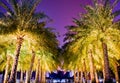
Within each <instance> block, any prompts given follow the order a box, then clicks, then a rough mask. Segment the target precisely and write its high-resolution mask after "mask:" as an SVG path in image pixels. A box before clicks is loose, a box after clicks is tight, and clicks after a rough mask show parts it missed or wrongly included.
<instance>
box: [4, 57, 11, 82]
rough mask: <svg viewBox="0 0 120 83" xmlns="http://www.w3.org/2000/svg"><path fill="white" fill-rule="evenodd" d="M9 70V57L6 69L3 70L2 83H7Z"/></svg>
mask: <svg viewBox="0 0 120 83" xmlns="http://www.w3.org/2000/svg"><path fill="white" fill-rule="evenodd" d="M9 68H10V56H7V65H6V69H5V75H4V82H3V83H7V82H8V73H9Z"/></svg>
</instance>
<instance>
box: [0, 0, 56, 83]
mask: <svg viewBox="0 0 120 83" xmlns="http://www.w3.org/2000/svg"><path fill="white" fill-rule="evenodd" d="M40 1H41V0H0V7H1V8H2V9H3V11H4V12H1V13H0V14H1V17H0V71H4V70H5V76H4V83H15V81H16V72H17V71H21V83H22V82H23V72H26V83H30V80H31V73H32V71H36V79H35V82H36V83H39V82H45V72H46V71H52V70H55V69H56V68H57V64H56V63H57V62H58V60H57V59H56V55H57V53H58V50H57V49H58V41H57V39H56V35H55V33H54V32H53V29H52V28H46V27H45V25H46V22H45V21H42V22H41V21H40V20H41V19H44V18H47V16H46V15H45V14H44V13H41V12H35V11H36V8H37V6H38V5H39V3H40ZM8 74H10V76H8ZM8 77H9V79H8Z"/></svg>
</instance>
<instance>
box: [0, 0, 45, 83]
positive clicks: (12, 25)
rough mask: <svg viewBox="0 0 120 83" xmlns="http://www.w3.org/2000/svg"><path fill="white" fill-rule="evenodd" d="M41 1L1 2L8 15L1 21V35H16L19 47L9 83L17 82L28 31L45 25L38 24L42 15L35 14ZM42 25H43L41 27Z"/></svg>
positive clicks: (17, 46) (7, 0)
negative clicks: (19, 62)
mask: <svg viewBox="0 0 120 83" xmlns="http://www.w3.org/2000/svg"><path fill="white" fill-rule="evenodd" d="M40 1H41V0H29V1H27V0H18V1H16V0H6V1H0V3H1V6H2V7H4V9H5V10H6V13H5V14H3V15H4V16H3V17H2V18H1V19H0V28H1V30H0V34H3V35H4V34H11V33H14V36H15V37H16V41H17V43H16V44H17V45H16V52H15V59H14V64H13V67H12V71H11V76H10V80H9V83H13V82H15V79H16V70H17V64H18V59H19V54H20V49H21V46H22V43H23V40H24V36H26V35H27V34H26V33H25V32H27V31H28V30H31V29H32V28H35V27H36V26H37V24H39V26H41V27H42V26H43V25H44V23H38V20H39V19H40V18H41V17H42V15H43V14H42V15H41V14H40V13H39V12H38V13H35V10H36V7H37V6H38V4H39V3H40ZM40 24H42V25H40Z"/></svg>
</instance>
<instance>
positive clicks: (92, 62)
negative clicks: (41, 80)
mask: <svg viewBox="0 0 120 83" xmlns="http://www.w3.org/2000/svg"><path fill="white" fill-rule="evenodd" d="M89 59H90V77H91V83H95V73H94V61H93V55H92V50H91V49H90V54H89Z"/></svg>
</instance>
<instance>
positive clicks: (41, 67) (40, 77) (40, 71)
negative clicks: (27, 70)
mask: <svg viewBox="0 0 120 83" xmlns="http://www.w3.org/2000/svg"><path fill="white" fill-rule="evenodd" d="M42 72H43V71H42V66H41V68H40V83H42V81H43V79H42V76H43V75H42V74H43V73H42Z"/></svg>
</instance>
